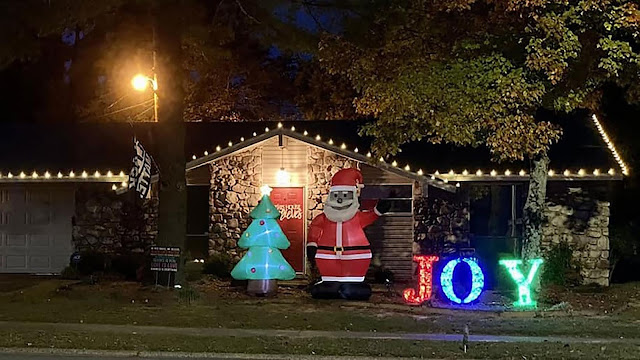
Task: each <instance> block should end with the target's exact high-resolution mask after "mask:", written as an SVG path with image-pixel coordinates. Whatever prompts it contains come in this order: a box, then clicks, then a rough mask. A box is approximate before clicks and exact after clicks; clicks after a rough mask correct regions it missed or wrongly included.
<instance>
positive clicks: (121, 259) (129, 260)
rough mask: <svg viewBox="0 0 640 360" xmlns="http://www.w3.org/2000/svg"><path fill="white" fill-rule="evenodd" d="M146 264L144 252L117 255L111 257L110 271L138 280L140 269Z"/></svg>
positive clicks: (127, 278) (128, 278)
mask: <svg viewBox="0 0 640 360" xmlns="http://www.w3.org/2000/svg"><path fill="white" fill-rule="evenodd" d="M144 265H145V257H144V255H142V254H127V255H115V256H114V257H112V258H111V267H110V269H109V270H110V271H111V272H112V273H115V274H118V275H122V276H124V277H125V279H126V280H137V279H138V270H139V269H140V268H141V267H143V266H144Z"/></svg>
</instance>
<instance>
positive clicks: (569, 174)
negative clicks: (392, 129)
mask: <svg viewBox="0 0 640 360" xmlns="http://www.w3.org/2000/svg"><path fill="white" fill-rule="evenodd" d="M593 120H594V123H595V124H596V127H597V128H598V131H599V132H600V134H601V135H602V138H603V140H604V141H605V143H606V144H607V146H608V147H609V149H610V151H611V153H612V154H613V156H614V158H615V159H616V162H617V163H618V165H619V166H620V168H621V169H622V174H623V175H629V171H628V168H627V166H626V164H625V162H624V161H623V160H622V158H621V157H620V156H619V154H618V152H617V150H616V149H615V146H614V145H613V142H611V141H610V139H609V137H608V136H607V134H606V132H605V131H604V129H603V128H602V126H601V125H600V122H598V119H597V117H596V116H595V115H593ZM277 128H278V129H282V128H284V125H283V124H282V123H281V122H279V123H278V124H277ZM269 131H270V129H269V127H265V129H264V132H265V133H268V132H269ZM291 131H293V132H295V131H296V127H295V126H291ZM252 135H253V136H254V137H255V136H258V134H257V133H256V132H254V133H253V134H252ZM302 135H304V136H309V132H308V131H306V130H304V131H303V132H302ZM312 138H313V139H315V140H316V141H322V137H321V136H320V135H319V134H318V135H316V136H314V137H312ZM243 141H245V138H244V137H241V138H240V142H243ZM326 144H328V145H331V146H336V145H335V144H334V141H333V139H331V138H330V139H329V140H327V141H326ZM228 146H229V147H231V146H233V142H231V141H229V143H228ZM336 147H338V146H336ZM339 148H340V149H341V150H347V151H349V150H348V147H347V144H346V143H342V144H341V145H340V146H339ZM215 150H216V152H219V151H221V150H222V148H221V147H220V146H219V145H218V146H216V149H215ZM351 151H352V152H353V153H356V154H359V153H360V150H359V149H358V148H357V147H356V148H354V149H353V150H351ZM208 155H209V152H208V151H204V156H208ZM366 157H368V158H371V157H372V154H371V152H367V153H366ZM191 158H192V159H193V160H197V159H198V156H196V155H195V154H194V155H193V156H192V157H191ZM379 161H380V162H383V163H386V161H385V160H384V158H383V157H380V158H379ZM390 165H391V166H393V167H398V168H399V169H401V170H404V171H406V172H409V173H412V174H413V173H415V174H417V175H418V176H424V175H425V172H424V171H423V170H422V169H418V170H417V171H415V172H412V171H411V166H410V165H409V164H406V165H405V166H404V167H399V164H398V162H397V161H396V160H393V161H392V162H391V164H390ZM561 174H562V175H563V176H564V177H583V176H587V170H585V169H579V170H578V171H577V172H571V170H569V169H565V170H564V171H563V172H562V173H561ZM591 174H593V176H602V175H609V176H614V175H616V170H615V169H613V168H610V169H609V170H608V171H606V172H602V171H600V169H594V170H593V172H591ZM548 175H549V176H550V177H553V176H556V175H557V172H556V171H555V170H549V172H548ZM459 176H463V177H468V178H469V180H473V178H475V177H479V176H485V177H497V176H513V177H524V176H527V172H526V171H525V170H524V169H521V170H520V171H518V172H517V173H513V172H511V170H509V169H507V170H505V171H504V172H503V173H501V174H499V173H498V171H496V170H495V169H493V170H491V171H489V172H485V171H482V170H480V169H478V170H476V172H475V173H473V174H472V173H470V172H469V171H468V170H466V169H465V170H463V171H462V172H460V173H456V172H455V171H454V170H453V169H452V170H449V172H448V173H443V174H441V173H440V171H439V170H436V171H435V172H434V173H433V174H432V175H431V176H430V178H431V180H440V181H442V182H443V183H445V184H446V183H448V182H449V181H450V180H449V179H448V178H450V177H459ZM456 187H460V183H459V182H458V183H456Z"/></svg>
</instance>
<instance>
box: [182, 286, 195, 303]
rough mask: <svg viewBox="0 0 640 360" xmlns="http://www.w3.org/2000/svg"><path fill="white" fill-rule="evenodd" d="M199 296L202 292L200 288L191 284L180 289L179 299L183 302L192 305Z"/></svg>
mask: <svg viewBox="0 0 640 360" xmlns="http://www.w3.org/2000/svg"><path fill="white" fill-rule="evenodd" d="M199 298H200V293H199V292H198V290H196V289H194V288H192V287H191V286H184V287H182V288H180V289H178V301H179V302H181V303H183V304H186V305H191V304H192V303H194V302H195V301H196V300H198V299H199Z"/></svg>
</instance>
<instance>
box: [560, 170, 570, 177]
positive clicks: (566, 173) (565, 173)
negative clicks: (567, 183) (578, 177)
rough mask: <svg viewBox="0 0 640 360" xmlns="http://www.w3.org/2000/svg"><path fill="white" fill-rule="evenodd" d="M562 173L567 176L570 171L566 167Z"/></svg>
mask: <svg viewBox="0 0 640 360" xmlns="http://www.w3.org/2000/svg"><path fill="white" fill-rule="evenodd" d="M562 175H564V176H569V175H571V171H569V170H568V169H567V170H565V171H564V172H563V173H562Z"/></svg>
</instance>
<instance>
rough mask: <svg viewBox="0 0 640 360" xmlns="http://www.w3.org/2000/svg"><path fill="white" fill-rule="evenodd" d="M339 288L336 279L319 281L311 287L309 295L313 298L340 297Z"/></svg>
mask: <svg viewBox="0 0 640 360" xmlns="http://www.w3.org/2000/svg"><path fill="white" fill-rule="evenodd" d="M339 289H340V283H339V282H337V281H320V282H319V283H316V284H314V285H313V287H311V297H312V298H314V299H340V294H339V293H338V290H339Z"/></svg>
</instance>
